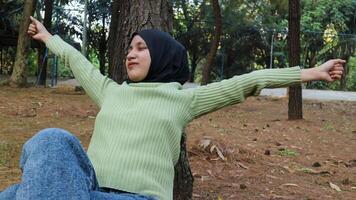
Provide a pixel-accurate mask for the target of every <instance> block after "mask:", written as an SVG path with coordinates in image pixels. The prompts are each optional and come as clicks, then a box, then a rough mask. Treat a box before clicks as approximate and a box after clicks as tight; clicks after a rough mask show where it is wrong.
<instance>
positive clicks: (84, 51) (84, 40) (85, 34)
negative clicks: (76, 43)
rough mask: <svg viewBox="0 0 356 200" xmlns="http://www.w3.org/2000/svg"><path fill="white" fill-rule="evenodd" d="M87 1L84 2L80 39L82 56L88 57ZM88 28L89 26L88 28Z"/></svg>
mask: <svg viewBox="0 0 356 200" xmlns="http://www.w3.org/2000/svg"><path fill="white" fill-rule="evenodd" d="M87 24H88V0H84V20H83V38H82V54H83V55H84V56H85V57H88V52H87V49H88V26H87ZM89 27H90V26H89Z"/></svg>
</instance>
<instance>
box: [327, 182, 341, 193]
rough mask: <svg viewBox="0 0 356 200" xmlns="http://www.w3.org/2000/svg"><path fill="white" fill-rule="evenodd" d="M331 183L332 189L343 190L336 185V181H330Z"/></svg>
mask: <svg viewBox="0 0 356 200" xmlns="http://www.w3.org/2000/svg"><path fill="white" fill-rule="evenodd" d="M329 185H330V187H331V188H332V189H334V190H336V191H338V192H341V189H340V188H339V186H337V185H335V184H334V183H332V182H329Z"/></svg>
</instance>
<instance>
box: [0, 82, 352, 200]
mask: <svg viewBox="0 0 356 200" xmlns="http://www.w3.org/2000/svg"><path fill="white" fill-rule="evenodd" d="M287 107H288V101H287V99H286V98H269V97H251V98H248V99H247V100H246V101H245V102H243V103H241V104H238V105H234V106H229V107H226V108H224V109H221V110H219V111H216V112H213V113H210V114H208V115H205V116H203V117H200V118H198V119H195V120H194V121H192V122H191V123H190V124H189V125H188V126H187V129H186V132H187V134H188V152H189V159H190V164H191V168H192V172H193V175H194V179H195V181H194V192H193V197H194V198H193V199H196V200H205V199H207V200H210V199H212V200H218V199H221V200H227V199H231V200H232V199H234V200H235V199H256V200H257V199H273V200H274V199H276V200H277V199H280V200H289V199H305V200H307V199H308V200H313V199H322V200H325V199H343V200H344V199H345V200H346V199H350V200H351V199H356V102H346V101H315V100H305V101H304V103H303V107H304V119H303V120H297V121H289V120H287V112H288V109H287ZM97 112H98V108H97V107H96V106H95V105H94V103H93V102H92V101H91V100H90V99H89V98H88V97H87V96H86V95H83V94H82V93H81V92H75V91H73V90H72V89H71V88H65V87H64V88H59V89H49V88H46V89H43V88H25V89H13V88H9V87H1V88H0V191H1V190H3V189H5V188H6V187H7V186H9V185H10V184H14V183H17V182H19V181H20V178H21V171H20V169H19V167H18V160H19V155H20V152H21V148H22V145H23V143H24V142H25V141H26V140H28V139H29V138H30V137H31V136H33V135H34V134H35V133H36V132H37V131H39V130H41V129H43V128H47V127H60V128H64V129H67V130H69V131H70V132H72V133H74V134H75V135H77V136H78V137H79V139H80V140H81V142H82V144H83V146H84V147H85V148H87V146H88V143H89V140H90V137H91V133H92V131H93V125H94V120H95V116H96V113H97Z"/></svg>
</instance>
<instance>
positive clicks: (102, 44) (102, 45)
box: [99, 16, 106, 75]
mask: <svg viewBox="0 0 356 200" xmlns="http://www.w3.org/2000/svg"><path fill="white" fill-rule="evenodd" d="M105 19H106V16H103V19H102V29H101V36H100V43H99V63H100V73H101V74H103V75H105V52H106V31H105Z"/></svg>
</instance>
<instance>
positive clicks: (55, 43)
mask: <svg viewBox="0 0 356 200" xmlns="http://www.w3.org/2000/svg"><path fill="white" fill-rule="evenodd" d="M46 46H47V48H48V49H50V50H51V51H52V52H53V53H54V54H58V53H60V51H61V50H62V49H64V48H65V47H64V46H65V43H63V40H62V38H61V37H59V36H58V35H53V36H52V37H50V38H49V39H48V40H47V42H46Z"/></svg>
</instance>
